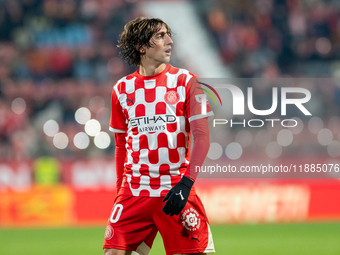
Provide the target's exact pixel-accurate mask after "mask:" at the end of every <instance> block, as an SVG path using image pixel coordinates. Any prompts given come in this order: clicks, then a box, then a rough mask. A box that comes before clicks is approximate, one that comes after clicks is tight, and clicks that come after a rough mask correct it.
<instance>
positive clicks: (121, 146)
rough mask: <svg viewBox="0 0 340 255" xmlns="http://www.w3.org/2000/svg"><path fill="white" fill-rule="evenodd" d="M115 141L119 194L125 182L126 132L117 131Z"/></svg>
mask: <svg viewBox="0 0 340 255" xmlns="http://www.w3.org/2000/svg"><path fill="white" fill-rule="evenodd" d="M115 142H116V150H115V166H116V179H117V180H116V189H117V194H118V193H119V190H120V188H121V186H122V183H123V176H124V163H125V159H126V148H125V134H123V133H115Z"/></svg>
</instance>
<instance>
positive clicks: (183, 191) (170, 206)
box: [163, 76, 213, 216]
mask: <svg viewBox="0 0 340 255" xmlns="http://www.w3.org/2000/svg"><path fill="white" fill-rule="evenodd" d="M200 87H201V85H200V84H199V82H197V78H196V76H193V77H192V79H190V82H189V83H188V84H187V86H186V100H185V112H186V117H187V119H188V120H189V123H190V130H191V134H192V137H193V139H194V143H193V148H192V152H191V156H190V163H189V166H188V168H187V170H186V172H185V173H184V175H183V177H182V179H181V180H180V182H179V183H177V184H176V185H175V186H174V187H173V188H172V189H171V190H170V191H169V192H168V194H167V195H166V197H165V198H164V199H163V201H166V203H165V205H164V207H163V212H164V213H165V214H168V215H170V216H172V215H174V214H176V215H178V214H179V213H180V212H181V211H182V210H183V208H184V207H185V205H186V203H187V201H188V198H189V194H190V190H191V188H192V186H193V185H194V182H195V180H196V177H197V174H198V172H196V167H197V166H202V164H203V162H204V160H205V157H206V155H207V153H208V151H209V147H210V141H209V126H208V119H207V118H208V117H209V116H212V115H213V112H212V110H211V108H210V105H207V111H206V114H203V113H202V111H201V103H202V101H201V100H202V96H201V95H202V94H203V91H202V90H201V89H200Z"/></svg>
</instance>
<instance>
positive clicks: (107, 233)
mask: <svg viewBox="0 0 340 255" xmlns="http://www.w3.org/2000/svg"><path fill="white" fill-rule="evenodd" d="M113 234H114V233H113V227H111V226H110V225H109V226H107V227H106V231H105V239H106V240H110V239H111V238H112V237H113Z"/></svg>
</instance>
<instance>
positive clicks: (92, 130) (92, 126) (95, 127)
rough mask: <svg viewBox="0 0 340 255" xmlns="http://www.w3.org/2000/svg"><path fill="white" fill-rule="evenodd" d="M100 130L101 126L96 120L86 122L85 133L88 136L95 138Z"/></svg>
mask: <svg viewBox="0 0 340 255" xmlns="http://www.w3.org/2000/svg"><path fill="white" fill-rule="evenodd" d="M100 130H101V125H100V123H99V121H98V120H95V119H92V120H89V121H88V122H86V124H85V132H86V134H88V135H89V136H96V134H98V133H99V132H100Z"/></svg>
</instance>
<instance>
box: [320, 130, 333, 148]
mask: <svg viewBox="0 0 340 255" xmlns="http://www.w3.org/2000/svg"><path fill="white" fill-rule="evenodd" d="M332 141H333V133H332V131H330V130H329V129H327V128H323V129H321V130H320V131H319V133H318V142H319V143H320V144H321V145H323V146H327V145H328V144H330V143H331V142H332Z"/></svg>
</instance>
